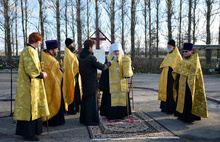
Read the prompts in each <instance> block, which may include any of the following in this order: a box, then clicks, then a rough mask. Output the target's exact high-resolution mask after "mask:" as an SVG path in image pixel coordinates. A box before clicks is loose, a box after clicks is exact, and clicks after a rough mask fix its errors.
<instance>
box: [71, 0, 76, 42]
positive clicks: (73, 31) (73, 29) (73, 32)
mask: <svg viewBox="0 0 220 142" xmlns="http://www.w3.org/2000/svg"><path fill="white" fill-rule="evenodd" d="M73 1H74V0H72V1H71V7H72V8H71V9H72V34H73V41H75V28H74V21H75V20H74V19H75V17H74V15H75V14H74V9H75V8H74V5H73Z"/></svg>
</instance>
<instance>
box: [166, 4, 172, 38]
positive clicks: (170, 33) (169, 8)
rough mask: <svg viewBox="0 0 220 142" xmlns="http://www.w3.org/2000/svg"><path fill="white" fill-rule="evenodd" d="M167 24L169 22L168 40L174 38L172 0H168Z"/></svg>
mask: <svg viewBox="0 0 220 142" xmlns="http://www.w3.org/2000/svg"><path fill="white" fill-rule="evenodd" d="M167 18H168V21H167V24H168V41H169V40H171V39H172V22H171V19H172V0H168V1H167Z"/></svg>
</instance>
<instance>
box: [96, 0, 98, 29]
mask: <svg viewBox="0 0 220 142" xmlns="http://www.w3.org/2000/svg"><path fill="white" fill-rule="evenodd" d="M98 6H99V4H98V0H95V14H96V22H95V25H96V26H95V27H96V29H98V28H99V7H98Z"/></svg>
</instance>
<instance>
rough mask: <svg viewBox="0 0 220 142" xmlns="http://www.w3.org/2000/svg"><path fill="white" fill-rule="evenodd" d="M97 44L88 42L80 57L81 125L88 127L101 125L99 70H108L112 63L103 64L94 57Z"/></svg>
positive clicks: (85, 43)
mask: <svg viewBox="0 0 220 142" xmlns="http://www.w3.org/2000/svg"><path fill="white" fill-rule="evenodd" d="M94 49H95V42H94V41H93V40H86V41H85V42H84V48H83V50H82V52H81V53H80V56H79V73H80V74H81V77H82V90H83V97H82V104H81V111H80V123H83V124H85V125H86V126H88V125H99V115H98V99H97V91H98V79H97V69H100V70H106V69H107V68H109V67H110V66H111V64H112V61H110V62H107V63H106V64H102V63H100V62H98V61H97V59H96V57H95V56H94V55H93V53H94Z"/></svg>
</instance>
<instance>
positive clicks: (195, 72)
mask: <svg viewBox="0 0 220 142" xmlns="http://www.w3.org/2000/svg"><path fill="white" fill-rule="evenodd" d="M183 55H184V59H183V60H182V61H181V62H180V63H179V64H178V65H177V66H176V68H175V69H174V70H173V72H172V75H173V76H174V77H175V76H176V77H178V80H177V91H178V95H177V106H176V111H177V112H176V113H175V116H178V119H180V120H182V121H183V122H193V121H194V120H201V117H204V118H206V117H208V109H207V103H206V94H205V87H204V81H203V75H202V70H201V65H200V61H199V56H198V51H197V50H193V44H192V43H184V44H183Z"/></svg>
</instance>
